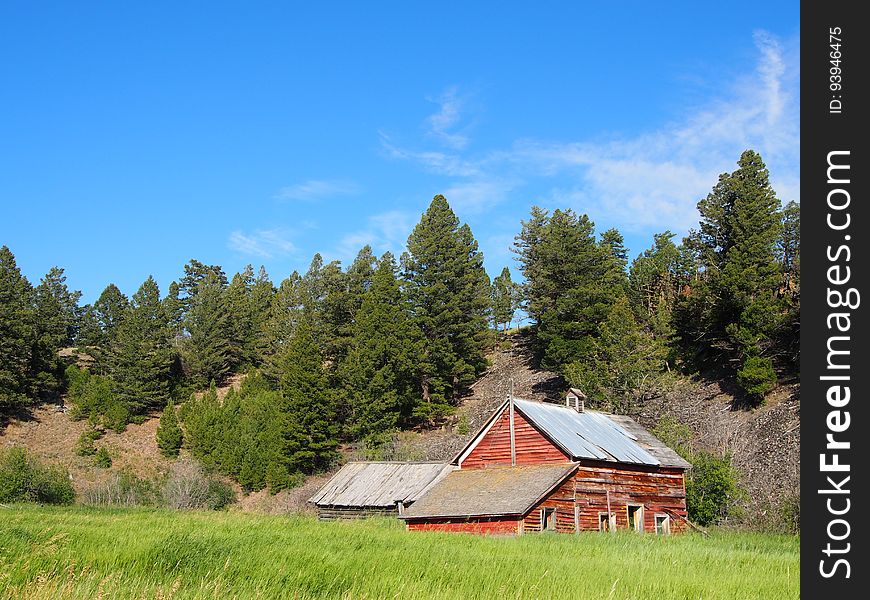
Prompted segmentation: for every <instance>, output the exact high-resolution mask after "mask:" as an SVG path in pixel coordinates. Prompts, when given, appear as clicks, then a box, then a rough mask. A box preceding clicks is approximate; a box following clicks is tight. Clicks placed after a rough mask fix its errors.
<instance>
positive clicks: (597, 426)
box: [514, 398, 661, 466]
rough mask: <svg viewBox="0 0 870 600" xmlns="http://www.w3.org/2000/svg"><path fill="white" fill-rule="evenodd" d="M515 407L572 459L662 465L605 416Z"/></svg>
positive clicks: (540, 405) (544, 406)
mask: <svg viewBox="0 0 870 600" xmlns="http://www.w3.org/2000/svg"><path fill="white" fill-rule="evenodd" d="M514 405H515V406H516V408H517V409H518V410H519V411H520V412H522V413H523V415H525V416H526V418H528V419H530V420H531V421H532V423H533V424H534V425H535V426H536V427H538V428H539V429H541V430H542V431H544V432H545V433H546V434H547V435H549V436H550V438H552V440H553V441H554V442H556V443H557V444H559V445H560V446H562V447H563V448H564V449H565V450H567V451H568V452H569V453H570V454H571V455H572V456H573V457H574V458H590V459H597V460H609V461H619V462H626V463H634V464H641V465H655V466H658V465H660V464H661V461H659V460H658V459H657V458H656V457H655V456H653V455H652V454H650V453H649V452H647V451H646V450H644V449H643V448H642V447H641V446H640V445H639V444H638V443H637V442H636V440H637V439H638V438H637V436H636V435H634V434H633V433H631V432H629V431H627V430H626V429H625V428H623V427H621V426H620V425H619V424H617V423H616V422H615V421H613V420H611V419H610V418H608V415H606V414H604V413H600V412H596V411H584V412H577V411H576V410H574V409H573V408H570V407H567V406H560V405H558V404H549V403H545V402H532V401H530V400H521V399H519V398H515V399H514Z"/></svg>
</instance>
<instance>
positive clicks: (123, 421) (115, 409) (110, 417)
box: [103, 399, 130, 433]
mask: <svg viewBox="0 0 870 600" xmlns="http://www.w3.org/2000/svg"><path fill="white" fill-rule="evenodd" d="M129 422H130V410H129V409H128V408H127V406H126V405H125V404H124V403H123V402H121V401H119V400H114V399H113V400H112V401H111V402H110V403H109V406H108V408H106V412H105V413H104V414H103V424H104V425H105V426H106V427H108V428H109V429H111V430H112V431H116V432H118V433H123V432H124V430H125V429H127V423H129Z"/></svg>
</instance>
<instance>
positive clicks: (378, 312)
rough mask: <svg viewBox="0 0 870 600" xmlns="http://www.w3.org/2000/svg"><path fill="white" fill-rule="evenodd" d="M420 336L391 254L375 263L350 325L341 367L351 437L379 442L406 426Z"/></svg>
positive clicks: (414, 396)
mask: <svg viewBox="0 0 870 600" xmlns="http://www.w3.org/2000/svg"><path fill="white" fill-rule="evenodd" d="M419 352H420V333H419V330H417V329H416V327H415V326H414V323H413V321H412V320H411V315H410V312H409V308H408V305H407V302H406V301H405V299H404V298H403V296H402V291H401V288H400V283H399V280H398V278H397V268H396V263H395V259H394V258H393V255H392V254H390V253H389V252H387V253H385V254H384V255H383V256H382V257H381V259H380V261H379V262H378V266H377V270H376V271H375V273H374V276H373V277H372V280H371V286H370V288H369V289H368V291H367V292H366V293H365V295H364V297H363V301H362V305H361V306H360V308H359V310H358V311H357V313H356V317H355V319H354V323H353V329H352V337H351V344H350V349H349V352H348V355H347V359H346V361H345V362H344V363H343V365H342V367H341V369H340V371H339V372H340V376H341V379H342V381H343V382H344V389H345V392H344V394H343V397H344V398H345V400H346V403H347V409H348V412H349V420H350V430H351V431H350V433H351V436H352V437H354V438H357V439H360V438H367V439H369V440H370V441H374V440H376V439H382V438H383V437H384V435H385V434H388V433H391V432H392V431H393V430H394V429H396V428H397V427H400V426H407V425H409V424H410V423H411V419H412V416H413V414H414V409H415V407H416V405H417V403H418V402H419V399H420V394H419V391H418V387H417V381H416V379H415V377H414V373H415V358H416V357H417V355H418V354H419Z"/></svg>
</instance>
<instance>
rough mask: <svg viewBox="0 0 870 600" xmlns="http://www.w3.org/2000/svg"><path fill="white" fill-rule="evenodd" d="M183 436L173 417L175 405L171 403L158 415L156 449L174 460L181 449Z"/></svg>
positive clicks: (176, 419)
mask: <svg viewBox="0 0 870 600" xmlns="http://www.w3.org/2000/svg"><path fill="white" fill-rule="evenodd" d="M182 440H183V435H182V433H181V427H179V426H178V418H177V417H176V415H175V405H174V404H173V403H172V401H171V400H170V401H169V404H167V405H166V408H165V409H163V414H162V415H160V425H159V426H158V427H157V447H158V448H160V453H161V454H162V455H163V456H165V457H167V458H175V457H176V456H178V451H179V450H180V449H181V442H182Z"/></svg>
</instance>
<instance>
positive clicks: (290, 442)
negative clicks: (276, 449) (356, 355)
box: [276, 321, 338, 474]
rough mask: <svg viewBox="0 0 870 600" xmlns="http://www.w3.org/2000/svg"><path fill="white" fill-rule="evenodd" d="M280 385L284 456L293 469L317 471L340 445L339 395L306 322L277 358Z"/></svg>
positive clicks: (331, 460)
mask: <svg viewBox="0 0 870 600" xmlns="http://www.w3.org/2000/svg"><path fill="white" fill-rule="evenodd" d="M276 364H277V367H278V379H277V382H276V383H277V387H278V390H279V391H280V392H281V395H282V397H283V402H284V405H283V407H282V408H283V410H282V413H283V414H284V416H285V417H284V422H283V432H284V433H283V437H284V441H285V444H286V445H285V450H284V453H283V454H284V456H286V457H287V465H288V467H289V471H290V472H295V471H298V472H302V473H307V474H310V473H316V472H320V471H324V470H326V469H327V468H329V466H330V465H331V464H332V463H333V462H334V460H335V458H336V456H337V455H336V448H337V447H338V439H337V437H338V423H337V422H336V419H335V394H334V393H333V391H332V390H331V389H330V387H329V381H328V378H327V374H326V371H325V370H324V367H323V356H322V355H321V353H320V349H319V347H318V346H317V343H316V342H315V339H314V336H313V335H312V333H311V327H310V325H309V324H308V323H307V322H306V321H303V322H301V323H300V324H299V326H298V327H297V328H296V331H295V333H294V335H293V337H292V339H291V340H290V341H289V343H288V344H286V345H285V346H284V347H283V348H281V349H280V351H279V354H278V356H277V361H276Z"/></svg>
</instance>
